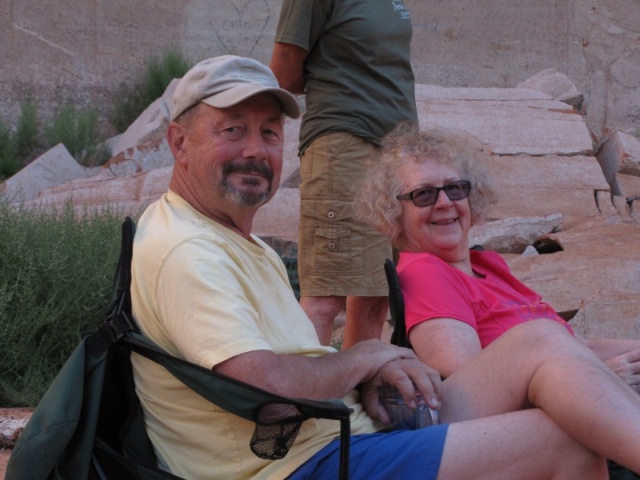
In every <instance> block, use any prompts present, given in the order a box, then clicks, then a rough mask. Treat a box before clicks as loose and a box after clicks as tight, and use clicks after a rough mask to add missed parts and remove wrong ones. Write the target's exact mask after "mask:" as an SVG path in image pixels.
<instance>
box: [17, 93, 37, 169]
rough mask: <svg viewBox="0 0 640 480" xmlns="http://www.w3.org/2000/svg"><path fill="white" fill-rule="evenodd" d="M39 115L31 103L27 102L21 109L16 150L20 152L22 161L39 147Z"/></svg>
mask: <svg viewBox="0 0 640 480" xmlns="http://www.w3.org/2000/svg"><path fill="white" fill-rule="evenodd" d="M38 130H39V122H38V113H37V112H36V107H35V106H34V105H33V103H31V101H26V102H25V103H23V104H22V105H21V107H20V117H18V128H17V130H16V134H15V144H16V149H17V150H18V151H19V152H20V156H21V158H22V159H25V160H26V158H27V157H28V156H29V155H30V154H31V152H32V150H34V149H35V148H37V146H38Z"/></svg>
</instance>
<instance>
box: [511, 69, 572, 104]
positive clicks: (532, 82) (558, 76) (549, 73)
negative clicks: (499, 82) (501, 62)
mask: <svg viewBox="0 0 640 480" xmlns="http://www.w3.org/2000/svg"><path fill="white" fill-rule="evenodd" d="M517 88H530V89H532V90H537V91H539V92H542V93H546V94H547V95H549V96H550V97H553V98H555V99H556V100H559V101H561V102H564V103H566V104H567V105H571V106H572V107H573V108H575V109H576V110H577V111H580V109H581V108H582V102H583V101H584V95H582V93H580V92H579V91H578V88H577V87H576V86H575V84H574V83H573V82H572V81H571V80H570V79H569V77H567V76H566V75H565V74H564V73H560V72H558V71H556V70H554V69H553V68H547V69H546V70H542V71H540V72H538V73H536V74H535V75H533V76H532V77H530V78H528V79H526V80H525V81H524V82H521V83H519V84H518V85H517Z"/></svg>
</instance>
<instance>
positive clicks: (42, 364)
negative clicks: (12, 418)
mask: <svg viewBox="0 0 640 480" xmlns="http://www.w3.org/2000/svg"><path fill="white" fill-rule="evenodd" d="M121 222H122V216H120V215H119V214H118V213H117V212H116V211H115V210H113V209H109V208H105V209H103V210H100V211H97V212H92V213H90V212H86V211H85V212H84V213H83V214H80V215H77V214H76V213H74V211H73V208H72V207H71V205H70V204H69V205H68V206H66V207H65V208H64V209H62V210H61V211H54V210H51V209H45V208H44V207H40V208H36V209H29V210H28V209H26V208H23V207H17V208H14V207H10V206H9V205H8V203H7V202H6V201H4V200H2V199H1V198H0V238H2V241H1V242H0V365H2V375H0V406H4V407H10V406H33V405H35V404H37V402H38V401H39V399H40V397H41V396H42V395H43V393H44V392H45V391H46V389H47V388H48V386H49V384H50V383H51V381H52V380H53V378H54V377H55V375H56V374H57V373H58V371H59V370H60V368H61V367H62V365H63V364H64V362H65V361H66V359H67V358H68V356H69V355H70V354H71V352H72V351H73V349H74V348H75V347H76V346H77V344H78V343H79V341H80V340H81V338H82V337H83V336H84V335H86V334H87V333H89V332H91V331H93V330H94V329H95V328H96V326H97V325H98V323H99V322H100V320H101V319H102V318H103V317H104V315H105V313H106V309H107V307H108V305H109V300H110V298H111V284H112V280H113V275H114V271H115V265H116V262H117V257H118V253H119V249H120V225H121Z"/></svg>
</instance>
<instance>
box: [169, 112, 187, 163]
mask: <svg viewBox="0 0 640 480" xmlns="http://www.w3.org/2000/svg"><path fill="white" fill-rule="evenodd" d="M186 140H187V136H186V132H185V129H184V127H183V126H182V125H180V124H179V123H176V122H171V123H169V128H168V129H167V142H168V143H169V148H170V149H171V153H173V156H174V157H175V159H176V162H180V163H181V164H183V165H186V164H187V161H188V157H187V151H186Z"/></svg>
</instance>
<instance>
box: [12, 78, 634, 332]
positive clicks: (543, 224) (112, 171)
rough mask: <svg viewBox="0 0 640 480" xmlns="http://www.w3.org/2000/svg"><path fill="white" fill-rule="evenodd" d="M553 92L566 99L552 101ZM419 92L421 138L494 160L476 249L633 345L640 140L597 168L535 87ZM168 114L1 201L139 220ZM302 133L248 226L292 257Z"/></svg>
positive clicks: (21, 178) (556, 106) (52, 160)
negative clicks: (97, 159) (453, 135)
mask: <svg viewBox="0 0 640 480" xmlns="http://www.w3.org/2000/svg"><path fill="white" fill-rule="evenodd" d="M544 78H545V79H546V80H545V82H547V83H545V84H544V85H543V86H542V87H541V88H543V89H547V90H549V92H550V93H554V92H555V94H558V95H559V96H563V95H562V92H564V91H567V92H573V90H572V89H571V88H566V82H565V80H564V79H563V78H562V77H560V79H558V77H557V76H555V75H553V74H550V72H547V73H546V74H545V75H544ZM554 82H557V83H558V84H559V85H560V86H561V87H562V88H560V90H555V89H554V87H553V84H554ZM525 83H527V84H529V85H531V86H534V85H536V84H538V82H537V81H534V82H525ZM543 83H544V82H543ZM538 86H539V85H538ZM171 88H173V87H170V88H169V90H170V89H171ZM416 92H417V102H418V112H419V118H420V124H421V125H422V126H423V127H426V126H427V125H437V126H444V127H456V128H462V129H465V130H467V131H469V132H470V133H472V134H473V135H475V136H476V137H477V138H478V139H480V140H482V141H483V142H484V143H485V144H486V145H487V146H488V148H489V149H490V151H491V152H492V155H491V157H490V159H488V160H487V165H485V167H486V168H487V169H488V170H489V172H490V174H491V175H492V177H493V179H494V181H495V184H496V189H497V192H498V195H499V197H498V201H497V203H496V204H494V205H492V207H491V208H490V210H489V219H488V220H489V221H488V222H486V223H484V224H482V225H476V226H474V228H473V229H472V234H471V241H472V243H479V244H482V245H483V246H484V247H485V248H487V249H495V250H497V251H499V252H501V253H503V254H505V255H506V258H507V261H508V262H509V264H510V265H511V267H512V268H513V270H514V273H515V274H516V275H517V276H518V277H520V278H521V279H522V280H523V281H525V283H527V284H528V285H529V286H531V287H532V288H533V289H534V290H537V291H538V292H540V293H541V294H542V295H543V297H544V298H545V299H546V300H548V301H549V302H550V303H551V304H552V305H554V306H555V307H556V308H557V309H558V310H560V311H562V312H564V314H565V315H566V316H567V317H571V318H572V321H571V322H572V324H573V326H574V328H576V330H578V331H580V332H583V333H585V334H586V335H587V336H596V335H597V336H609V337H632V336H636V335H637V334H639V333H640V282H638V278H640V248H639V247H638V245H640V243H639V242H638V238H640V225H639V223H638V218H637V217H638V215H640V214H639V213H638V211H637V210H638V209H637V208H636V209H634V204H635V203H637V201H638V199H640V169H638V168H637V161H638V158H637V150H636V148H637V143H636V142H638V141H640V140H638V139H637V138H635V137H632V136H629V135H626V134H624V133H620V134H614V135H612V137H611V140H610V141H609V142H607V143H605V144H603V145H602V147H601V148H600V149H599V153H598V158H596V156H594V153H593V151H592V144H591V134H590V132H589V130H588V128H587V125H586V122H585V120H584V118H583V117H582V116H581V115H580V114H579V113H577V112H576V111H575V109H573V108H572V107H571V106H570V105H568V104H566V103H564V102H562V101H560V100H559V99H557V98H554V97H552V96H551V95H549V94H548V93H544V92H542V91H538V90H534V89H531V88H504V89H499V88H489V89H481V88H444V87H434V86H428V85H417V87H416ZM558 92H561V93H558ZM170 109H171V97H170V95H168V94H167V93H165V95H164V96H163V97H162V98H161V99H159V100H158V101H157V102H155V103H154V104H153V105H151V106H150V107H149V108H148V109H147V111H145V112H144V113H143V114H142V115H141V116H140V118H139V119H138V120H137V121H136V122H134V123H133V124H132V125H131V127H130V128H129V129H128V130H127V131H126V132H125V134H123V135H121V136H119V137H116V138H113V139H111V140H110V144H111V145H112V148H113V147H114V146H115V148H114V157H113V158H112V159H111V160H110V161H109V162H107V164H106V165H105V166H104V167H101V168H98V169H93V170H88V169H84V168H82V167H79V166H77V164H74V162H75V161H74V160H73V159H72V158H71V157H70V156H69V155H68V153H66V150H65V149H64V147H63V146H58V147H56V148H54V149H53V150H52V151H50V152H48V153H47V154H45V155H43V156H42V157H41V158H40V159H38V160H36V161H35V162H34V163H33V164H32V165H30V166H29V167H28V168H25V169H24V170H23V171H21V172H19V173H18V174H17V175H15V176H14V177H13V178H11V179H10V180H9V181H7V182H5V184H3V185H0V191H2V190H4V192H5V194H6V193H10V197H9V198H10V199H12V200H13V201H18V197H17V196H16V195H15V192H16V191H18V186H19V187H20V191H21V192H22V194H23V203H24V204H25V205H27V206H29V205H36V204H40V203H42V202H44V203H46V204H47V205H50V206H53V207H61V206H63V205H64V204H66V203H67V202H68V201H69V199H71V200H72V202H73V204H74V205H76V206H77V208H79V209H84V208H85V207H87V206H88V207H95V208H99V207H101V206H104V205H106V204H110V205H112V206H115V207H116V208H119V209H120V210H121V211H122V214H123V215H124V214H130V215H133V216H138V215H139V214H140V213H141V211H142V210H143V209H144V207H145V206H146V205H148V204H149V203H150V202H152V201H154V200H155V199H157V198H158V197H159V196H160V195H162V194H163V193H164V192H165V191H166V190H167V187H168V184H169V179H170V177H171V171H172V165H173V157H172V155H171V152H170V151H169V149H168V146H167V143H166V140H165V138H164V135H165V131H166V125H167V123H168V115H169V113H168V112H169V111H170ZM299 125H300V123H299V121H294V120H290V119H288V120H287V121H286V124H285V148H284V167H283V174H282V181H281V187H280V188H279V190H278V191H277V193H276V195H275V196H274V198H273V200H272V201H271V202H269V203H268V204H267V205H266V206H265V207H263V208H262V209H260V211H259V213H258V215H257V216H256V218H255V221H254V232H255V233H257V234H258V235H260V236H262V237H263V238H265V239H267V240H268V241H269V242H270V243H271V244H272V245H274V247H276V248H278V249H279V250H280V251H282V252H285V253H287V252H288V253H287V254H290V253H291V251H292V248H294V247H295V242H296V239H297V229H298V214H299V190H298V186H299V182H300V179H299V159H298V157H297V147H298V130H299Z"/></svg>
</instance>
